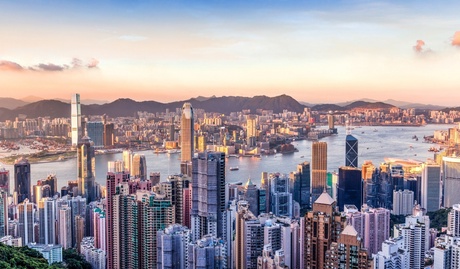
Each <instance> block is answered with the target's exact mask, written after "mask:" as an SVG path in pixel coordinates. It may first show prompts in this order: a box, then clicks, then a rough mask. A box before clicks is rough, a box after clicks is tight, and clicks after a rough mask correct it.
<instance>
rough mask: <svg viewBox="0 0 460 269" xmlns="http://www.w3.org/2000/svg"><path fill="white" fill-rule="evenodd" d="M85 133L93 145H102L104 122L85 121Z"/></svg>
mask: <svg viewBox="0 0 460 269" xmlns="http://www.w3.org/2000/svg"><path fill="white" fill-rule="evenodd" d="M86 133H87V135H88V136H89V138H91V141H93V143H94V146H95V147H104V123H102V121H89V122H87V123H86Z"/></svg>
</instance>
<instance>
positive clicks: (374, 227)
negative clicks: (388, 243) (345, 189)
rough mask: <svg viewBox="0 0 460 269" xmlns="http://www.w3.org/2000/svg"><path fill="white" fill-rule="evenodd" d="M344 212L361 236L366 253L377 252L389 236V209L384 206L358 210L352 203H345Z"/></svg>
mask: <svg viewBox="0 0 460 269" xmlns="http://www.w3.org/2000/svg"><path fill="white" fill-rule="evenodd" d="M344 213H345V216H346V217H347V222H348V223H349V224H351V225H352V226H353V227H354V228H355V230H356V231H357V232H358V235H359V236H360V237H361V238H362V243H363V246H364V248H365V249H366V250H367V252H368V254H369V255H371V254H377V253H378V252H379V251H380V250H381V247H382V243H383V242H384V241H385V240H387V239H388V238H389V237H390V210H388V209H385V208H363V209H362V211H359V210H358V208H357V207H356V206H354V205H345V207H344Z"/></svg>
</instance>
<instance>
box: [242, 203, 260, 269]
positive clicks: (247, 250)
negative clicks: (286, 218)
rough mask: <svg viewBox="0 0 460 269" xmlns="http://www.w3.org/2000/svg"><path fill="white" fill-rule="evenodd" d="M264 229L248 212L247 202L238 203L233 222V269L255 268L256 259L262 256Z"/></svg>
mask: <svg viewBox="0 0 460 269" xmlns="http://www.w3.org/2000/svg"><path fill="white" fill-rule="evenodd" d="M263 246H264V228H263V226H262V225H261V223H260V220H259V219H258V218H256V217H255V216H254V214H252V212H251V211H249V204H248V202H247V201H244V200H242V201H239V202H238V212H237V215H236V221H235V268H236V269H246V268H247V269H249V268H257V257H259V256H260V255H262V250H263Z"/></svg>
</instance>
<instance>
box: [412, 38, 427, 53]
mask: <svg viewBox="0 0 460 269" xmlns="http://www.w3.org/2000/svg"><path fill="white" fill-rule="evenodd" d="M423 46H425V42H424V41H423V40H417V44H416V45H415V46H414V50H415V51H416V52H422V51H423Z"/></svg>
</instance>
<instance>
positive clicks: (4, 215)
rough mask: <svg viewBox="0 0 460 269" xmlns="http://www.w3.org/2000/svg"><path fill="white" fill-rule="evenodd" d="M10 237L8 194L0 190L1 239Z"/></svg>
mask: <svg viewBox="0 0 460 269" xmlns="http://www.w3.org/2000/svg"><path fill="white" fill-rule="evenodd" d="M6 235H8V193H7V192H6V191H4V190H1V189H0V238H1V237H3V236H6Z"/></svg>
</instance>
